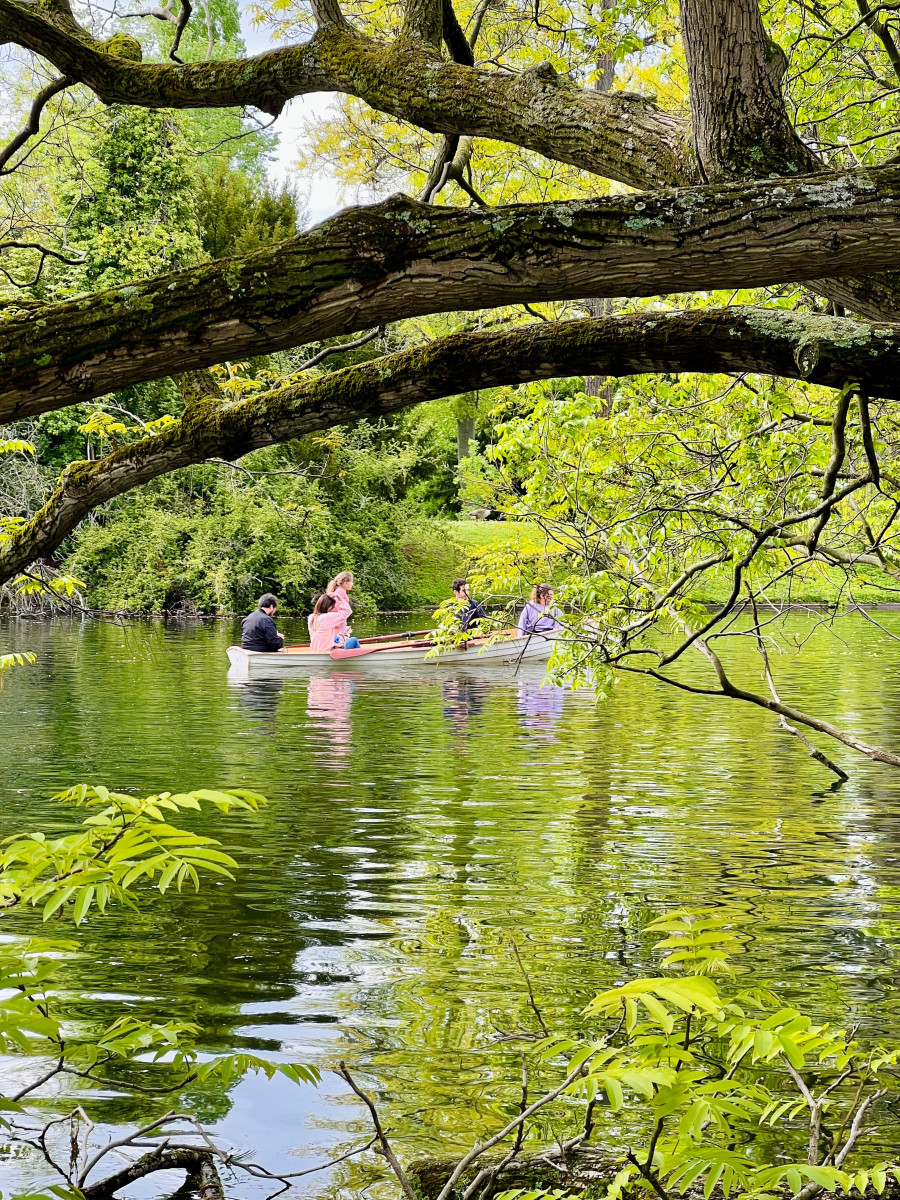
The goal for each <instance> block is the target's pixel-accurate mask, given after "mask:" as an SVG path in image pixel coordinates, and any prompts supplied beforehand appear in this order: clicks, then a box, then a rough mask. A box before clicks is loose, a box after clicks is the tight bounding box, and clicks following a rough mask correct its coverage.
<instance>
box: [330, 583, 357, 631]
mask: <svg viewBox="0 0 900 1200" xmlns="http://www.w3.org/2000/svg"><path fill="white" fill-rule="evenodd" d="M325 590H326V592H327V593H328V595H329V596H334V599H335V601H336V603H337V606H338V608H339V609H341V611H342V612H343V614H344V627H343V629H341V633H343V634H344V635H345V636H348V637H349V635H350V626H349V625H348V624H347V619H348V617H351V616H352V615H353V609H352V608H351V607H350V597H349V596H348V595H347V593H348V592H352V591H353V572H352V571H341V573H340V574H339V575H335V577H334V579H332V581H331V583H329V585H328V587H327V588H326V589H325Z"/></svg>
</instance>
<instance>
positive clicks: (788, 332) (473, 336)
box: [0, 308, 900, 582]
mask: <svg viewBox="0 0 900 1200" xmlns="http://www.w3.org/2000/svg"><path fill="white" fill-rule="evenodd" d="M657 371H714V372H718V371H724V372H758V373H763V374H772V375H777V376H781V377H785V378H795V379H808V380H810V381H811V382H814V383H819V384H823V385H826V386H829V387H842V386H843V385H844V384H847V383H850V382H852V383H854V384H855V385H856V386H859V387H861V388H862V389H864V390H865V391H866V392H867V393H869V394H870V395H872V396H883V397H887V398H891V399H900V328H890V327H884V326H882V327H873V326H870V325H866V324H864V323H861V322H856V321H851V320H848V319H839V318H836V317H827V316H822V315H815V316H804V315H801V314H797V313H790V312H785V311H783V310H770V309H753V308H749V309H724V310H702V309H701V310H698V311H695V312H673V313H665V314H663V313H641V314H630V315H628V316H622V317H612V318H608V319H606V320H601V321H593V320H582V321H565V322H558V323H555V322H547V323H540V324H535V325H531V326H528V327H527V328H525V329H520V330H515V331H508V332H502V333H469V334H455V335H453V336H451V337H448V338H444V339H442V340H440V341H436V342H433V343H431V344H430V345H428V346H426V347H424V348H418V349H415V350H407V351H404V352H402V353H400V354H393V355H388V356H386V357H384V358H380V359H376V360H375V361H374V362H370V363H363V364H361V365H360V366H356V367H348V368H346V369H345V370H342V371H335V372H333V373H332V374H331V375H326V376H323V377H321V378H319V379H309V380H306V381H304V382H302V383H299V384H296V385H294V386H291V387H285V388H282V389H279V390H277V391H273V392H267V393H264V394H262V395H257V396H251V397H249V398H248V399H245V400H242V401H240V402H239V403H236V404H231V405H225V406H222V405H219V404H216V403H214V402H210V403H208V404H198V405H196V406H194V407H193V408H192V409H191V410H190V411H189V412H188V413H187V414H186V415H185V417H184V418H183V419H182V420H181V421H180V422H179V423H178V424H177V425H175V426H173V427H172V428H171V429H168V430H166V431H164V432H163V433H161V434H159V435H157V436H155V437H148V438H144V439H143V440H142V441H140V442H137V443H134V444H132V445H128V446H124V447H122V448H121V449H119V450H116V451H114V452H113V453H112V454H110V455H108V456H107V458H105V459H101V460H98V461H96V462H90V463H87V462H83V463H73V464H71V465H70V466H69V467H67V468H66V470H65V471H64V472H63V475H62V477H61V480H60V485H59V487H58V488H57V490H56V491H55V492H54V494H53V495H52V496H51V497H50V499H49V500H48V501H47V503H46V504H45V505H44V507H43V508H42V509H40V511H39V512H38V513H37V514H36V515H35V516H34V518H33V519H32V520H31V521H29V522H28V523H27V524H26V525H25V526H24V527H23V528H22V529H20V530H18V531H16V532H13V533H11V534H9V535H8V541H6V542H5V543H4V544H3V545H2V546H0V582H4V581H6V580H8V579H9V578H10V577H11V576H13V575H15V574H16V573H17V572H19V571H21V570H23V569H24V568H25V567H27V566H28V564H29V563H31V562H33V561H34V560H35V559H37V558H40V557H41V556H43V555H46V554H48V553H49V552H50V551H51V550H53V549H54V548H55V547H56V546H58V545H59V544H60V543H61V542H62V541H63V539H64V538H65V537H67V536H68V535H69V534H70V533H71V532H72V530H73V529H75V528H76V526H77V525H78V524H79V522H80V521H82V520H83V519H84V517H85V516H87V514H88V513H89V512H90V511H91V510H92V509H94V508H96V507H98V505H101V504H103V503H105V502H106V501H107V500H111V499H113V498H114V497H115V496H120V495H122V494H123V493H124V492H127V491H129V490H130V489H131V488H134V487H138V486H139V485H141V484H143V483H147V482H148V481H149V480H151V479H155V478H157V477H158V476H160V475H164V474H166V473H168V472H169V471H174V470H177V469H179V468H180V467H186V466H190V465H192V464H193V463H198V462H202V461H203V460H205V459H208V458H228V459H232V458H238V457H240V456H241V455H244V454H247V453H248V452H249V451H250V450H254V449H258V448H260V447H263V446H271V445H274V444H275V443H278V442H282V441H286V440H287V439H289V438H294V437H300V436H302V435H303V434H307V433H312V432H314V431H316V430H319V429H325V428H328V427H329V426H332V425H340V424H345V423H348V422H352V421H358V420H362V419H363V418H375V417H379V416H383V415H387V414H390V413H393V412H397V411H398V410H400V409H403V408H406V407H409V406H410V405H413V404H419V403H421V402H422V401H424V400H433V399H437V398H439V397H442V396H458V395H461V394H462V393H465V392H468V391H473V390H475V389H476V388H485V387H495V386H498V385H501V384H516V383H526V382H529V381H532V380H536V379H550V378H553V377H554V376H565V375H571V374H594V375H610V376H620V375H631V374H640V373H650V372H657Z"/></svg>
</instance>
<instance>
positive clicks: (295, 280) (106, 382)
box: [0, 166, 900, 422]
mask: <svg viewBox="0 0 900 1200" xmlns="http://www.w3.org/2000/svg"><path fill="white" fill-rule="evenodd" d="M885 266H896V267H900V166H890V167H882V168H879V169H878V170H873V171H863V170H860V171H854V172H846V173H844V174H840V175H831V176H829V177H827V178H825V179H822V178H811V179H810V178H805V179H797V180H790V181H786V180H778V181H764V182H758V183H750V184H744V185H736V184H731V185H718V186H713V187H707V188H701V189H694V190H690V191H683V192H682V191H674V192H668V193H660V194H656V195H650V194H645V195H642V196H620V197H611V198H608V199H603V200H593V201H570V202H567V203H560V204H545V205H516V206H512V207H509V208H502V209H491V210H488V211H478V210H471V209H470V210H461V209H447V208H432V207H429V206H428V205H424V204H419V203H416V202H415V201H412V200H409V199H407V198H406V197H402V196H401V197H395V198H393V199H391V200H388V201H385V202H384V203H383V204H379V205H375V206H373V207H371V208H360V209H353V210H348V211H346V212H344V213H340V214H338V216H336V217H334V218H332V219H331V220H330V221H327V222H325V223H324V224H323V225H320V226H318V228H316V229H314V230H312V231H311V232H309V233H307V234H304V235H301V236H299V237H297V238H293V239H291V240H290V241H287V242H282V243H280V244H279V245H276V246H272V247H270V248H267V249H265V250H261V251H258V252H256V253H255V254H252V255H250V256H248V257H246V258H241V259H230V260H229V259H226V260H224V261H222V262H215V263H209V264H206V265H205V266H201V267H197V268H191V269H189V270H185V271H180V272H175V273H173V274H171V275H164V276H158V277H156V278H154V279H150V280H147V281H145V282H141V283H136V284H129V285H127V286H124V287H118V288H113V289H110V290H109V291H106V292H101V293H95V294H93V295H90V296H86V297H84V298H82V299H75V300H70V301H67V302H65V303H63V304H56V305H48V306H46V307H43V308H42V307H34V306H31V307H29V308H28V309H27V310H23V311H22V312H21V313H16V312H13V313H12V315H11V317H10V318H9V319H7V320H6V321H4V322H2V323H0V355H2V356H3V357H2V359H0V361H2V362H3V364H4V376H3V378H2V380H0V421H3V422H8V421H12V420H18V419H21V418H23V417H26V416H31V415H34V414H36V413H40V412H45V411H47V410H50V409H55V408H60V407H63V406H65V405H66V404H73V403H77V402H80V401H82V400H89V399H91V398H92V397H94V396H99V395H103V394H105V393H107V392H111V391H114V390H116V389H119V388H123V387H126V386H129V385H131V384H134V383H138V382H142V381H145V380H149V379H154V378H159V377H161V376H166V375H171V374H174V373H177V372H180V371H187V370H196V369H197V368H199V367H203V366H209V365H212V364H214V363H217V362H223V361H225V360H226V359H235V358H241V357H246V356H248V355H251V354H261V353H265V352H267V351H271V350H276V349H280V348H284V347H288V346H295V345H298V344H301V343H303V342H309V341H313V340H316V339H319V338H326V337H333V336H335V335H339V334H346V333H350V332H352V331H355V330H360V329H368V328H372V327H374V326H376V325H383V324H386V323H388V322H390V321H392V320H396V319H398V318H401V317H410V316H415V315H421V314H424V313H433V312H443V311H447V310H463V309H481V308H486V307H490V306H497V305H504V304H512V303H517V302H520V301H528V300H532V299H535V298H540V299H542V300H549V299H577V298H579V297H582V296H586V295H587V296H597V297H602V296H648V295H659V294H665V293H671V292H687V291H697V290H705V289H710V288H719V287H738V286H741V287H757V286H762V285H766V284H778V283H783V282H787V281H796V280H803V279H810V278H815V277H817V276H820V275H821V274H822V272H823V271H824V270H826V269H831V270H834V271H837V272H840V271H841V270H842V269H846V270H847V271H848V272H849V271H850V270H854V269H855V270H859V269H873V270H874V269H876V268H878V267H885ZM876 315H877V310H876ZM700 369H702V368H700ZM594 373H595V374H596V373H599V372H594ZM604 373H608V372H604Z"/></svg>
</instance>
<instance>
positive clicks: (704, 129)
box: [681, 0, 823, 181]
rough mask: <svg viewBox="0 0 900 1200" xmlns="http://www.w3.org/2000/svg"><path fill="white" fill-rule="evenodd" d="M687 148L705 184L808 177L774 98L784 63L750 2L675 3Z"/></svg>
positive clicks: (811, 164)
mask: <svg viewBox="0 0 900 1200" xmlns="http://www.w3.org/2000/svg"><path fill="white" fill-rule="evenodd" d="M681 30H682V38H683V41H684V48H685V56H686V58H687V67H688V79H689V81H690V94H691V113H692V117H693V131H694V145H695V147H696V150H697V155H698V158H699V159H700V165H701V168H702V170H703V173H704V175H705V177H706V178H707V179H709V180H710V181H712V180H725V179H740V178H759V177H760V176H763V175H790V174H795V173H796V174H809V173H810V172H812V171H817V170H821V169H822V166H823V164H822V162H821V161H820V160H819V159H818V158H817V157H816V155H815V154H813V152H812V151H811V150H809V149H808V148H807V147H806V146H804V144H803V143H802V142H801V141H800V139H799V138H798V137H797V134H796V133H795V132H794V127H793V126H792V125H791V123H790V121H789V120H788V115H787V111H786V109H785V106H784V99H783V97H782V95H781V79H782V76H783V74H784V69H785V66H786V63H787V59H786V58H785V55H784V51H783V50H781V48H780V47H779V46H777V45H776V44H775V43H774V42H773V41H772V40H771V38H769V37H768V35H767V34H766V30H765V28H764V26H763V22H762V17H761V15H760V11H759V5H758V4H757V2H756V0H681Z"/></svg>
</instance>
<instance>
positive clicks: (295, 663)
mask: <svg viewBox="0 0 900 1200" xmlns="http://www.w3.org/2000/svg"><path fill="white" fill-rule="evenodd" d="M434 645H435V643H434V641H432V640H431V639H430V638H429V636H428V631H427V630H419V631H414V632H412V633H408V634H389V635H383V636H382V637H378V638H365V639H363V641H362V645H361V646H360V648H359V649H358V650H344V649H341V648H339V647H335V649H334V650H331V651H318V652H315V653H314V652H313V651H312V650H310V648H309V646H285V647H284V649H283V650H278V651H275V652H272V653H266V652H265V651H262V650H244V649H243V647H241V646H229V647H228V661H229V662H230V663H231V667H232V671H233V672H234V674H235V675H236V676H238V677H241V678H244V679H251V678H254V677H258V676H263V675H265V676H267V677H269V678H271V677H272V675H281V674H283V673H284V672H285V671H311V670H314V669H315V668H317V667H329V666H333V665H335V664H339V663H344V662H352V663H353V666H354V667H369V666H377V665H378V664H380V663H385V664H387V663H390V664H391V665H392V666H396V665H397V664H398V663H408V664H409V665H411V666H433V667H443V666H448V667H449V666H458V665H459V664H460V663H468V664H469V665H470V666H473V665H475V664H476V663H477V665H478V666H482V665H483V666H497V667H509V666H515V665H516V664H518V663H520V662H524V661H528V662H535V661H542V660H544V661H545V660H546V659H548V658H549V657H550V655H551V653H552V651H553V635H552V634H541V633H533V634H530V635H529V636H527V637H521V636H520V635H519V632H518V630H516V629H508V630H504V631H503V635H502V637H501V638H499V639H498V638H497V636H496V634H495V635H493V639H492V638H491V637H474V638H472V640H471V641H469V642H465V643H464V644H463V645H460V646H454V647H452V649H448V650H447V651H445V652H444V653H443V654H440V655H434V656H433V657H432V658H427V657H426V656H427V655H428V653H429V652H430V651H431V650H433V649H434Z"/></svg>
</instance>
